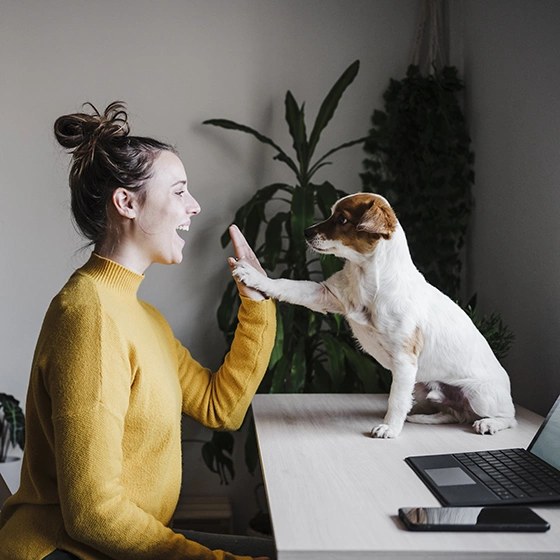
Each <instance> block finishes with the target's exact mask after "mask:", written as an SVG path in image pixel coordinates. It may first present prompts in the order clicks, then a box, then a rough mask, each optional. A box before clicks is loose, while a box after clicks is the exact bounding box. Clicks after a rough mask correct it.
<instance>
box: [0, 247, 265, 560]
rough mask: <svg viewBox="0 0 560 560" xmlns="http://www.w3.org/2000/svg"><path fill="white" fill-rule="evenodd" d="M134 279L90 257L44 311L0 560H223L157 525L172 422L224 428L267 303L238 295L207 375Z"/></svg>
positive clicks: (175, 474)
mask: <svg viewBox="0 0 560 560" xmlns="http://www.w3.org/2000/svg"><path fill="white" fill-rule="evenodd" d="M142 278H143V276H140V275H138V274H136V273H134V272H131V271H130V270H128V269H126V268H124V267H122V266H120V265H118V264H117V263H115V262H112V261H110V260H107V259H104V258H102V257H99V256H97V255H95V254H93V255H92V257H91V258H90V260H89V261H88V262H87V263H86V264H85V266H83V267H82V268H81V269H79V270H77V271H76V272H75V273H74V274H73V275H72V276H71V277H70V279H69V281H68V282H67V284H66V285H65V287H64V288H63V289H62V290H61V292H60V293H59V294H58V295H57V296H56V297H55V298H54V300H53V301H52V303H51V305H50V307H49V310H48V311H47V314H46V317H45V320H44V323H43V327H42V329H41V333H40V335H39V339H38V342H37V348H36V350H35V356H34V359H33V365H32V371H31V379H30V384H29V391H28V397H27V412H26V415H27V442H26V448H25V453H24V457H23V463H22V473H21V486H20V489H19V490H18V491H17V492H16V493H15V494H14V495H13V496H12V497H11V498H9V499H8V501H7V502H6V503H5V505H4V507H3V509H2V512H1V518H0V527H1V528H0V560H20V559H21V560H39V559H42V558H43V557H44V556H46V555H47V554H49V553H50V552H52V551H53V550H54V549H56V548H61V549H64V550H67V551H69V552H72V553H74V554H76V555H77V556H79V557H80V558H83V559H85V560H94V559H95V560H101V559H106V558H114V559H118V560H143V559H146V560H147V559H149V560H159V559H161V560H175V559H181V560H186V559H187V558H188V559H196V560H231V559H233V558H236V557H234V556H233V555H231V554H228V553H224V552H221V551H214V552H211V551H210V550H208V549H207V548H204V547H202V546H200V545H198V544H196V543H193V542H191V541H188V540H187V539H185V538H184V537H183V536H182V535H178V534H176V533H174V532H173V531H172V530H171V529H170V528H169V525H170V522H171V517H172V515H173V512H174V510H175V506H176V504H177V500H178V496H179V491H180V487H181V472H182V465H181V413H185V414H188V415H189V416H192V417H193V418H195V419H196V420H198V421H199V422H201V423H202V424H204V425H206V426H209V427H211V428H217V429H236V428H238V427H239V426H240V425H241V423H242V421H243V418H244V416H245V413H246V411H247V409H248V407H249V405H250V402H251V399H252V397H253V395H254V393H255V391H256V389H257V387H258V385H259V383H260V381H261V379H262V377H263V375H264V372H265V370H266V367H267V365H268V360H269V358H270V353H271V351H272V346H273V343H274V336H275V327H276V320H275V306H274V303H273V302H272V301H270V300H269V301H263V302H256V301H252V300H250V299H247V298H242V304H241V307H240V310H239V326H238V328H237V332H236V334H235V340H234V342H233V344H232V347H231V350H230V352H229V354H228V355H227V357H226V359H225V361H224V364H223V365H222V367H221V368H220V369H219V371H218V372H216V373H212V372H211V371H210V370H208V369H206V368H203V367H202V366H201V365H200V364H198V363H197V362H196V361H195V360H194V359H193V358H192V357H191V355H190V354H189V352H188V350H186V349H185V348H184V347H183V346H182V345H181V343H180V342H179V341H177V340H176V339H175V338H174V337H173V333H172V332H171V328H170V327H169V325H168V324H167V322H166V321H165V319H164V318H163V317H162V315H161V314H160V313H158V311H156V310H155V309H154V308H153V307H152V306H150V305H148V304H147V303H144V302H142V301H140V300H138V299H137V295H136V294H137V290H138V288H139V286H140V283H141V281H142Z"/></svg>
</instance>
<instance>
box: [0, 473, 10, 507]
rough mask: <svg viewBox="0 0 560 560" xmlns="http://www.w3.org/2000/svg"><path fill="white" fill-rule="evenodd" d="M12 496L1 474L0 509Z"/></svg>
mask: <svg viewBox="0 0 560 560" xmlns="http://www.w3.org/2000/svg"><path fill="white" fill-rule="evenodd" d="M11 495H12V493H11V492H10V489H9V488H8V485H7V484H6V481H5V480H4V478H3V477H2V473H0V509H2V506H3V505H4V502H5V501H6V500H7V499H8V498H9V497H10V496H11Z"/></svg>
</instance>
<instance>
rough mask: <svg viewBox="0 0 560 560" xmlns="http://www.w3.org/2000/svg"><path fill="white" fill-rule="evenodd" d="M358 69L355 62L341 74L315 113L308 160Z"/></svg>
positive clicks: (358, 66) (357, 62) (358, 64)
mask: <svg viewBox="0 0 560 560" xmlns="http://www.w3.org/2000/svg"><path fill="white" fill-rule="evenodd" d="M359 69H360V61H359V60H356V61H354V62H353V63H352V64H351V65H350V66H349V67H348V68H347V69H346V70H345V71H344V72H343V74H342V76H340V78H339V79H338V80H337V82H336V83H335V84H334V86H333V87H332V88H331V90H330V91H329V93H328V94H327V96H326V97H325V99H324V101H323V103H322V104H321V107H320V109H319V112H318V113H317V118H316V119H315V124H314V125H313V130H312V131H311V135H310V136H309V159H311V157H313V154H314V152H315V148H316V146H317V144H318V142H319V138H320V137H321V132H323V130H324V129H325V127H326V126H327V125H328V124H329V121H330V120H331V119H332V117H333V115H334V112H335V111H336V108H337V107H338V102H339V101H340V98H341V97H342V94H343V93H344V91H345V90H346V88H347V87H348V86H349V85H350V84H351V83H352V82H353V81H354V78H355V77H356V75H357V74H358V71H359Z"/></svg>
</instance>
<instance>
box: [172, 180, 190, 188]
mask: <svg viewBox="0 0 560 560" xmlns="http://www.w3.org/2000/svg"><path fill="white" fill-rule="evenodd" d="M186 184H187V182H186V181H185V180H184V179H181V180H180V181H176V182H175V183H173V184H172V185H171V188H173V187H175V186H177V185H186Z"/></svg>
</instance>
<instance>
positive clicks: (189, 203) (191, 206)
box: [185, 193, 200, 214]
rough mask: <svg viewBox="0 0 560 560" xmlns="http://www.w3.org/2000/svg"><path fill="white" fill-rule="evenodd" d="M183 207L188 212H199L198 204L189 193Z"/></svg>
mask: <svg viewBox="0 0 560 560" xmlns="http://www.w3.org/2000/svg"><path fill="white" fill-rule="evenodd" d="M185 209H186V210H187V212H188V213H189V214H198V213H199V212H200V204H199V203H198V202H197V201H196V199H195V198H194V196H193V195H192V194H190V193H189V196H188V198H187V200H186V203H185Z"/></svg>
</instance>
